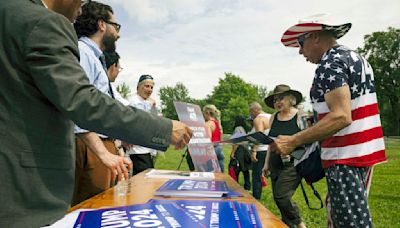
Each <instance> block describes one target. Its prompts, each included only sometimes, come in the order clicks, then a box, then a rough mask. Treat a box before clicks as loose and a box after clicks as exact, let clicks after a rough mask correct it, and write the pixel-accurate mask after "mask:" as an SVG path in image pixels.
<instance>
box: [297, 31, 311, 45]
mask: <svg viewBox="0 0 400 228" xmlns="http://www.w3.org/2000/svg"><path fill="white" fill-rule="evenodd" d="M310 36H311V33H304V34H302V35H300V36H299V37H298V38H297V43H299V45H300V47H303V46H304V41H305V40H306V39H307V38H309V37H310Z"/></svg>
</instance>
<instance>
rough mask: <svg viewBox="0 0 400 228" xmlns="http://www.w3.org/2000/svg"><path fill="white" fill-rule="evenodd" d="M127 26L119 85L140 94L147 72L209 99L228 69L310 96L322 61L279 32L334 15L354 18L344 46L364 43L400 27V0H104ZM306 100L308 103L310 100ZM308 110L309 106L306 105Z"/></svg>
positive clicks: (348, 19) (120, 49)
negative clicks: (374, 34) (141, 80)
mask: <svg viewBox="0 0 400 228" xmlns="http://www.w3.org/2000/svg"><path fill="white" fill-rule="evenodd" d="M101 2H104V3H106V4H109V5H111V6H112V7H113V8H114V14H115V16H116V18H117V21H118V22H119V23H120V24H122V30H121V33H120V35H121V38H120V39H119V40H118V43H117V51H118V52H119V53H120V55H121V58H122V59H121V64H122V67H123V68H124V70H123V71H122V72H121V74H120V76H119V77H118V79H117V81H116V84H121V83H122V82H125V83H128V85H130V86H131V88H132V90H133V92H136V82H137V80H138V78H139V76H140V75H141V74H151V75H153V76H154V78H155V83H156V85H155V92H154V93H153V95H154V98H156V100H158V90H159V88H160V87H162V86H167V85H168V86H174V85H175V84H176V83H177V82H182V83H183V84H184V85H185V86H186V87H187V88H188V89H189V95H190V96H191V97H194V98H198V99H201V98H205V96H206V95H207V94H209V93H210V92H211V91H212V89H213V87H214V86H215V85H217V83H218V79H219V78H222V77H223V76H224V72H231V73H234V74H236V75H239V76H240V77H241V78H243V79H244V80H245V81H247V82H251V83H253V84H259V85H263V86H266V87H267V88H268V90H272V89H273V88H274V87H275V85H277V84H282V83H284V84H288V85H290V86H291V87H292V88H293V89H296V90H299V91H300V92H302V93H303V95H304V96H306V97H308V90H309V87H310V85H311V82H312V78H313V73H314V69H315V67H316V66H315V65H313V64H311V63H307V62H306V61H305V60H304V58H303V57H302V56H300V55H299V54H298V50H297V49H296V48H286V47H284V46H283V45H282V44H281V42H280V38H281V36H282V34H283V32H284V31H285V30H286V29H287V28H289V27H290V26H292V25H294V24H296V23H297V22H298V20H299V19H301V18H304V17H307V16H310V15H313V14H317V13H329V14H331V15H332V16H333V17H335V18H340V20H341V21H343V22H352V23H353V27H352V29H351V30H350V31H349V33H348V34H347V35H345V36H344V37H343V38H341V39H339V40H338V42H339V43H340V44H344V45H346V46H348V47H350V48H353V49H355V48H357V47H360V46H361V45H362V44H363V37H364V35H366V34H371V33H372V32H374V31H384V30H387V28H388V27H389V26H392V27H397V28H400V17H399V16H398V15H399V14H398V12H400V1H399V0H364V1H362V0H336V1H322V0H319V1H313V0H300V1H286V2H285V3H282V2H281V1H274V0H104V1H101ZM306 103H309V100H307V102H306ZM305 106H306V108H307V109H309V107H310V106H309V105H308V104H305Z"/></svg>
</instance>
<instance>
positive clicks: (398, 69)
mask: <svg viewBox="0 0 400 228" xmlns="http://www.w3.org/2000/svg"><path fill="white" fill-rule="evenodd" d="M399 37H400V29H396V28H389V29H388V31H386V32H374V33H372V34H371V35H366V36H365V37H364V46H363V47H362V48H359V49H358V51H359V52H360V53H361V54H363V55H364V56H366V58H367V59H368V62H369V63H370V64H371V66H372V68H373V69H374V73H375V85H376V92H377V95H378V102H379V109H380V111H381V118H382V125H383V130H384V133H385V135H400V57H399V56H400V39H399Z"/></svg>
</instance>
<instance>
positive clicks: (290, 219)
mask: <svg viewBox="0 0 400 228" xmlns="http://www.w3.org/2000/svg"><path fill="white" fill-rule="evenodd" d="M301 100H302V95H301V93H300V92H298V91H295V90H291V89H290V87H289V86H287V85H278V86H276V87H275V89H274V91H273V94H271V95H269V96H268V97H266V98H265V100H264V101H265V103H266V104H267V105H268V106H269V107H272V108H274V109H275V110H277V112H276V113H275V114H274V115H273V116H272V118H271V119H270V126H271V129H270V132H269V136H272V137H277V136H278V135H293V134H295V133H297V132H299V131H300V128H299V127H298V123H297V122H298V117H299V113H298V111H299V110H298V109H297V108H296V106H297V105H298V104H299V103H300V102H301ZM263 173H264V175H268V174H269V176H270V177H271V183H272V194H273V196H274V200H275V203H276V205H277V206H278V208H279V210H280V212H281V215H282V221H283V222H284V223H286V224H287V225H288V226H289V227H306V226H305V224H304V223H303V222H302V220H301V217H300V211H299V208H298V206H297V205H296V203H294V202H293V201H292V197H293V194H294V193H295V191H296V189H297V187H298V186H299V184H300V181H301V177H300V176H299V175H298V174H297V172H296V169H295V167H294V166H293V158H292V157H290V156H289V155H287V156H281V155H278V154H275V153H271V152H268V155H267V158H266V159H265V164H264V168H263Z"/></svg>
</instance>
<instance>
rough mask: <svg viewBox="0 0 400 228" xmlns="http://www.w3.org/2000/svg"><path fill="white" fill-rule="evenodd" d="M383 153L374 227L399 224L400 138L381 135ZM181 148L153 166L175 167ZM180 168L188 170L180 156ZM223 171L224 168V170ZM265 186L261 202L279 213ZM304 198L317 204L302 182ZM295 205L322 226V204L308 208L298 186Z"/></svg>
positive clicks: (373, 202)
mask: <svg viewBox="0 0 400 228" xmlns="http://www.w3.org/2000/svg"><path fill="white" fill-rule="evenodd" d="M385 144H386V155H387V159H388V162H387V163H384V164H380V165H378V166H375V168H374V174H373V178H372V186H371V189H370V196H369V206H370V209H371V213H372V219H373V223H374V227H382V228H386V227H400V217H399V212H400V194H399V193H400V191H399V189H400V139H393V138H389V139H387V138H386V139H385ZM223 148H224V153H225V169H227V167H228V162H229V153H230V148H231V147H230V146H223ZM182 154H183V151H175V150H174V149H172V148H170V149H168V151H167V153H166V154H165V158H163V157H159V158H158V159H157V162H156V165H155V167H156V168H157V169H170V170H175V169H177V167H178V165H179V162H180V160H181V158H182ZM180 170H189V168H188V166H187V164H186V160H185V159H184V160H183V162H182V165H181V168H180ZM225 172H226V171H225ZM239 182H240V183H241V185H242V186H243V176H242V175H240V180H239ZM267 182H268V183H267V187H265V188H264V189H263V193H262V198H261V203H262V204H263V205H264V206H265V207H266V208H268V209H269V210H270V211H271V212H272V213H274V214H275V215H276V216H278V217H280V213H279V210H278V208H277V207H276V205H275V202H274V200H273V197H272V192H271V185H270V181H269V180H268V181H267ZM315 187H316V188H317V190H318V192H319V193H320V194H321V196H322V197H323V198H324V199H325V196H326V192H327V189H326V183H325V180H321V181H319V182H318V183H316V184H315ZM305 188H306V190H307V195H308V198H309V199H310V200H311V203H312V205H315V206H318V201H317V199H316V198H315V197H314V195H313V194H312V192H311V188H309V187H308V186H305ZM293 199H294V201H295V202H296V203H297V204H298V205H299V207H300V211H301V215H302V219H303V220H304V222H305V223H306V225H307V227H310V228H313V227H318V228H319V227H326V210H325V208H323V209H321V210H318V211H315V210H310V209H308V207H307V205H306V203H305V202H304V198H303V195H302V193H301V188H300V187H299V188H298V189H297V191H296V194H295V195H294V197H293Z"/></svg>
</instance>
